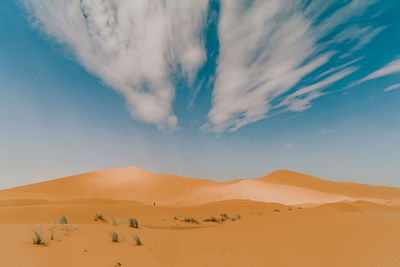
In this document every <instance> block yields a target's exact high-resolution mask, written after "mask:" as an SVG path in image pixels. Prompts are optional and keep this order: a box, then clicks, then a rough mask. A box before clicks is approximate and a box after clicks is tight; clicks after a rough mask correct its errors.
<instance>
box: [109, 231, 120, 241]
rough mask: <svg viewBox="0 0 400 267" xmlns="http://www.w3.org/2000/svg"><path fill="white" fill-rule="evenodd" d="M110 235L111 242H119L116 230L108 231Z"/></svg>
mask: <svg viewBox="0 0 400 267" xmlns="http://www.w3.org/2000/svg"><path fill="white" fill-rule="evenodd" d="M110 237H111V241H112V242H114V243H119V235H118V233H117V232H115V231H112V232H111V233H110Z"/></svg>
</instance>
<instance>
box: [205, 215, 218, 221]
mask: <svg viewBox="0 0 400 267" xmlns="http://www.w3.org/2000/svg"><path fill="white" fill-rule="evenodd" d="M203 222H219V219H217V218H215V217H214V216H211V217H208V218H205V219H204V220H203Z"/></svg>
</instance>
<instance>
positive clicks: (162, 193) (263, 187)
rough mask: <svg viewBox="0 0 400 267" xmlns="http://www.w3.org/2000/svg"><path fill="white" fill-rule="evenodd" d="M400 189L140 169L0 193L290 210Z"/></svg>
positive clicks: (394, 196)
mask: <svg viewBox="0 0 400 267" xmlns="http://www.w3.org/2000/svg"><path fill="white" fill-rule="evenodd" d="M399 196H400V189H397V188H390V187H382V186H369V185H362V184H355V183H345V182H331V181H326V180H322V179H319V178H316V177H312V176H308V175H304V174H300V173H296V172H291V171H276V172H273V173H271V174H269V175H267V176H265V177H262V178H259V179H240V180H234V181H229V182H221V183H219V182H214V181H211V180H204V179H194V178H183V177H179V176H174V175H166V174H155V173H150V172H146V171H144V170H142V169H140V168H137V167H125V168H118V169H110V170H104V171H98V172H91V173H86V174H81V175H75V176H70V177H66V178H60V179H55V180H51V181H47V182H42V183H37V184H31V185H26V186H21V187H16V188H12V189H7V190H3V191H0V199H41V200H66V199H87V198H92V199H93V198H101V199H104V198H107V199H117V200H131V201H137V202H141V203H144V204H153V203H154V202H155V203H156V204H157V205H172V206H187V205H200V204H204V203H211V202H215V201H221V200H232V199H247V200H255V201H262V202H277V203H282V204H286V205H299V204H323V203H331V202H340V201H344V200H347V201H357V200H368V201H371V202H377V203H385V202H387V201H392V202H393V201H394V202H395V201H397V200H398V199H399Z"/></svg>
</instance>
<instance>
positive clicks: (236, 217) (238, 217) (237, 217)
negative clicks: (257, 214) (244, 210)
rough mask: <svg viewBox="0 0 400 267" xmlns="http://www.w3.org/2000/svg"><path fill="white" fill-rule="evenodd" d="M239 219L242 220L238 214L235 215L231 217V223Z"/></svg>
mask: <svg viewBox="0 0 400 267" xmlns="http://www.w3.org/2000/svg"><path fill="white" fill-rule="evenodd" d="M241 218H242V216H240V215H239V214H237V215H236V216H235V217H232V218H231V221H232V222H233V221H236V220H239V219H241Z"/></svg>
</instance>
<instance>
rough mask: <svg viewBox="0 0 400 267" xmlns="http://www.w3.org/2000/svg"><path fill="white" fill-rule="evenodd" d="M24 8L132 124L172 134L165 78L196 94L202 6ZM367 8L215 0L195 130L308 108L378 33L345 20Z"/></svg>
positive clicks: (63, 2) (170, 93) (64, 1)
mask: <svg viewBox="0 0 400 267" xmlns="http://www.w3.org/2000/svg"><path fill="white" fill-rule="evenodd" d="M23 1H24V3H25V6H26V8H27V10H28V11H29V14H30V15H31V18H32V22H33V25H35V27H37V28H38V29H40V30H41V31H42V32H43V33H44V34H46V35H47V36H50V37H52V38H53V39H54V40H56V42H58V43H60V44H62V45H64V47H66V48H67V51H69V53H70V54H71V55H73V57H74V58H75V59H76V60H77V61H78V62H79V63H80V64H82V65H83V66H84V67H85V68H86V69H87V70H88V71H90V72H91V73H93V74H94V75H96V76H98V77H99V78H101V79H102V81H104V83H106V84H107V85H109V86H110V87H112V88H114V89H115V90H117V91H118V92H119V93H120V94H122V95H123V96H124V97H125V99H126V101H127V106H128V108H129V111H130V113H131V115H132V117H134V118H136V119H139V120H141V121H144V122H147V123H152V124H155V125H157V126H158V127H159V128H160V129H163V128H169V129H177V128H179V126H178V118H177V116H176V114H174V112H173V102H174V99H175V91H176V88H175V84H174V81H173V80H172V79H171V77H172V76H173V77H179V78H183V79H185V80H186V81H187V83H188V84H189V86H196V85H197V86H198V87H196V89H195V90H192V91H193V92H194V94H198V93H199V90H201V89H202V88H201V87H200V86H199V85H198V84H196V83H194V81H195V80H196V78H198V77H197V76H198V70H199V69H200V67H202V66H203V64H204V63H205V61H206V59H207V52H209V51H206V48H205V46H204V40H205V36H204V32H206V31H205V28H206V27H207V25H206V24H207V14H208V11H209V1H207V0H196V1H180V0H168V1H156V0H135V1H129V0H36V1H28V0H23ZM374 3H375V0H363V1H359V0H353V1H344V2H343V3H341V4H340V5H338V4H337V2H335V1H323V0H316V1H297V0H269V1H264V0H254V1H244V0H243V1H242V0H237V1H232V0H221V1H220V14H219V21H216V22H214V23H217V27H218V38H219V55H218V61H217V71H216V73H215V83H214V89H213V94H212V100H211V101H212V106H211V109H210V110H209V113H208V115H207V118H208V121H207V123H206V124H205V125H203V129H208V130H211V131H213V132H216V133H221V132H224V131H227V130H229V131H235V130H237V129H239V128H240V127H243V126H245V125H247V124H249V123H252V122H255V121H258V120H261V119H263V118H266V117H269V116H271V113H272V112H273V111H275V110H281V111H298V112H299V111H304V110H306V109H307V108H309V107H310V106H311V105H312V101H313V100H315V99H317V98H319V97H321V96H322V95H324V94H325V92H324V90H325V89H326V88H328V87H329V86H332V85H333V84H335V83H337V82H339V81H340V80H342V79H345V78H346V77H348V76H349V75H351V74H352V73H353V72H355V71H356V70H357V68H358V67H354V66H352V65H353V64H355V63H357V62H358V61H359V60H360V58H357V59H349V60H343V59H344V58H347V57H350V56H352V55H353V53H354V52H356V51H358V50H360V49H362V48H363V47H365V46H366V45H367V44H368V43H370V42H371V40H372V39H373V38H374V37H375V36H377V35H378V34H379V33H380V32H381V31H382V30H384V28H385V27H378V26H377V27H373V26H371V25H367V26H365V25H360V23H359V22H357V20H355V21H352V19H354V18H357V17H358V16H361V15H362V14H364V12H365V11H366V9H367V8H368V7H370V6H371V5H372V4H374ZM330 10H334V11H333V12H331V11H330ZM328 11H329V12H328ZM326 14H329V15H328V16H327V15H326ZM343 26H345V27H343ZM343 46H344V47H345V51H341V49H342V50H343ZM340 47H342V48H340ZM343 61H346V62H343ZM328 63H329V68H327V67H326V66H328ZM393 64H394V65H393V66H388V68H387V69H386V70H385V69H384V70H381V72H378V73H375V74H374V73H373V74H371V75H370V77H366V78H365V79H373V78H374V77H377V76H379V75H385V74H384V73H387V72H388V71H389V72H390V71H392V70H393V69H396V68H399V70H400V63H399V62H398V63H393ZM396 64H399V66H397V65H396ZM311 74H313V76H314V78H313V79H312V77H310V75H311ZM211 75H212V76H213V75H214V73H212V74H211ZM200 78H202V80H206V79H204V77H200ZM213 81H214V80H213ZM189 91H190V90H189Z"/></svg>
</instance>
